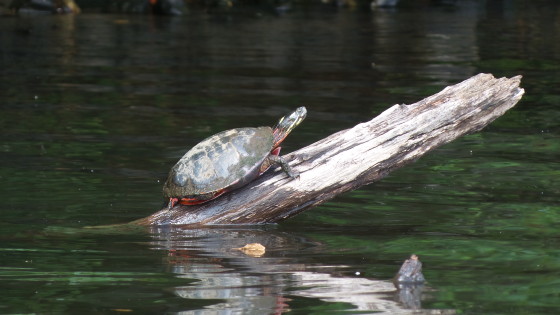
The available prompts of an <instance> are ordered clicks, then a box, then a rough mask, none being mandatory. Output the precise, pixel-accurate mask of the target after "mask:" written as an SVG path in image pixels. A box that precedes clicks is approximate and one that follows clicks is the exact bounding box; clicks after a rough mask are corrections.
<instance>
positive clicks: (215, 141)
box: [163, 106, 307, 209]
mask: <svg viewBox="0 0 560 315" xmlns="http://www.w3.org/2000/svg"><path fill="white" fill-rule="evenodd" d="M306 115H307V110H306V109H305V107H303V106H302V107H299V108H297V109H296V110H295V111H294V112H293V113H291V114H289V115H286V116H284V117H282V118H281V119H280V120H279V121H278V123H277V124H276V126H275V127H274V128H271V127H268V126H265V127H256V128H236V129H231V130H226V131H222V132H220V133H217V134H215V135H213V136H210V137H208V138H206V139H204V140H203V141H202V142H200V143H198V144H197V145H195V146H194V147H192V148H191V149H190V150H189V151H188V152H187V153H185V155H183V157H182V158H181V159H180V160H179V161H178V162H177V163H176V164H175V165H174V166H173V167H172V168H171V170H170V171H169V175H168V177H167V180H166V181H165V184H164V185H163V195H164V197H165V199H166V203H167V207H168V208H169V209H171V208H173V207H174V206H175V205H176V204H177V203H180V204H182V205H197V204H201V203H204V202H208V201H210V200H212V199H215V198H217V197H218V196H220V195H222V194H224V193H226V192H228V191H231V190H234V189H236V188H239V187H242V186H244V185H246V184H248V183H249V182H251V181H253V180H254V179H255V178H257V177H258V176H259V175H261V174H262V173H264V172H266V170H268V169H269V168H270V167H271V166H272V165H273V164H277V165H280V166H281V168H282V170H283V171H284V172H285V173H286V174H287V175H288V176H289V177H290V178H297V177H299V173H298V172H296V171H294V170H293V169H292V168H291V167H290V165H289V164H288V163H287V162H286V160H285V159H284V158H282V157H281V156H280V155H279V154H280V144H281V143H282V141H284V139H285V138H286V136H288V134H289V133H290V132H291V131H292V130H293V129H294V128H295V127H296V126H297V125H299V124H300V123H301V122H302V121H303V120H304V119H305V116H306Z"/></svg>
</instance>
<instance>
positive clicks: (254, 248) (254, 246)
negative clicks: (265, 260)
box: [234, 243, 266, 257]
mask: <svg viewBox="0 0 560 315" xmlns="http://www.w3.org/2000/svg"><path fill="white" fill-rule="evenodd" d="M234 249H236V250H240V251H242V252H243V253H244V254H245V255H247V256H251V257H261V256H262V255H264V253H265V252H266V247H264V246H263V245H261V244H259V243H250V244H247V245H245V246H243V247H239V248H234Z"/></svg>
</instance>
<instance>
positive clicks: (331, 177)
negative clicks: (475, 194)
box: [131, 74, 524, 225]
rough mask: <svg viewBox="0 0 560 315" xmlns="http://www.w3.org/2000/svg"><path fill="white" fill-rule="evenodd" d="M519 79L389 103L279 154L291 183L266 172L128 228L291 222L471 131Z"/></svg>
mask: <svg viewBox="0 0 560 315" xmlns="http://www.w3.org/2000/svg"><path fill="white" fill-rule="evenodd" d="M520 81H521V76H516V77H513V78H510V79H508V78H500V79H496V78H494V76H492V75H491V74H479V75H476V76H474V77H472V78H470V79H468V80H465V81H463V82H461V83H458V84H456V85H453V86H448V87H446V88H445V89H443V90H442V91H441V92H439V93H437V94H435V95H432V96H430V97H427V98H425V99H423V100H421V101H419V102H417V103H414V104H411V105H404V104H403V105H394V106H392V107H390V108H389V109H387V110H386V111H384V112H383V113H381V114H380V115H379V116H377V117H375V118H373V119H372V120H370V121H368V122H364V123H361V124H358V125H356V126H355V127H353V128H351V129H347V130H343V131H340V132H337V133H335V134H333V135H331V136H329V137H327V138H324V139H322V140H320V141H317V142H316V143H313V144H311V145H309V146H307V147H305V148H302V149H299V150H297V151H295V152H292V153H291V154H288V155H286V156H284V157H285V158H286V159H287V160H288V161H289V162H290V165H292V167H293V168H294V169H295V170H296V171H299V172H300V174H301V175H300V177H299V179H295V180H292V179H290V178H289V177H287V176H286V175H285V174H284V173H283V172H281V171H279V170H278V169H277V170H275V171H269V172H267V173H265V174H264V175H263V176H261V177H260V178H258V179H257V180H255V181H254V182H252V183H250V184H249V185H247V186H245V187H243V188H241V189H238V190H235V191H232V192H230V193H228V194H225V195H223V196H221V197H219V198H217V199H216V200H213V201H211V202H209V203H206V204H202V205H197V206H183V205H178V206H175V207H174V208H172V209H167V208H164V209H162V210H160V211H158V212H156V213H154V214H152V215H150V216H148V217H146V218H143V219H139V220H136V221H133V222H131V223H132V224H138V225H165V224H177V225H212V224H259V223H272V222H278V221H281V220H283V219H286V218H289V217H292V216H294V215H296V214H298V213H300V212H302V211H304V210H307V209H309V208H311V207H314V206H316V205H319V204H321V203H323V202H325V201H327V200H329V199H331V198H333V197H335V196H336V195H338V194H341V193H343V192H346V191H350V190H353V189H356V188H358V187H360V186H363V185H366V184H369V183H372V182H374V181H377V180H379V179H381V178H383V177H384V176H386V175H387V174H389V173H390V172H391V171H393V170H395V169H398V168H400V167H402V166H403V165H405V164H407V163H410V162H412V161H414V160H416V159H418V158H419V157H421V156H422V155H424V154H425V153H426V152H428V151H430V150H432V149H434V148H437V147H439V146H441V145H443V144H445V143H448V142H450V141H452V140H454V139H456V138H458V137H460V136H462V135H464V134H468V133H473V132H476V131H479V130H480V129H482V128H483V127H485V126H486V125H488V124H489V123H490V122H492V121H493V120H494V119H496V118H497V117H499V116H501V115H502V114H504V113H505V112H506V111H507V110H508V109H510V108H511V107H513V106H514V105H515V104H516V103H517V102H518V101H519V100H520V99H521V97H522V95H523V93H524V90H523V89H522V88H520V87H519V84H520ZM311 114H312V112H311Z"/></svg>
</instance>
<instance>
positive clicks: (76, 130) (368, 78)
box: [0, 0, 560, 314]
mask: <svg viewBox="0 0 560 315" xmlns="http://www.w3.org/2000/svg"><path fill="white" fill-rule="evenodd" d="M248 12H249V11H248ZM250 12H251V13H250V14H244V13H241V14H239V13H231V14H207V13H204V12H198V11H193V12H191V13H190V14H189V15H186V16H182V17H154V16H144V15H109V14H97V13H95V14H94V13H89V14H88V13H86V14H82V15H78V16H50V15H49V16H34V17H4V18H1V19H0V43H1V44H0V66H1V71H0V128H1V131H2V132H1V134H0V194H1V195H0V196H1V198H0V213H1V219H0V240H1V246H0V280H1V283H2V284H1V285H0V287H1V288H2V292H3V294H2V295H1V297H0V313H111V312H117V313H118V312H128V311H133V312H135V313H164V312H183V313H184V314H268V313H282V312H287V311H288V310H290V311H291V313H294V314H325V313H341V312H344V311H356V312H358V311H363V312H365V313H368V312H369V313H371V312H372V311H374V310H377V311H385V312H387V313H399V312H400V313H406V312H407V311H408V310H410V309H414V308H416V309H418V308H419V309H421V310H423V311H424V312H427V313H428V312H432V313H434V312H435V313H464V314H512V313H513V314H546V313H550V314H556V313H557V311H558V308H559V307H560V277H559V275H560V250H559V248H560V232H559V230H558V227H559V226H560V225H559V224H560V206H559V200H560V179H559V178H560V163H559V161H560V142H559V140H560V128H559V124H558V121H560V109H559V104H560V4H559V3H557V2H556V1H521V0H519V1H506V0H504V1H469V0H464V1H459V3H458V5H457V6H454V7H442V6H433V5H428V4H425V5H418V6H413V7H407V8H396V9H385V10H376V11H373V12H370V11H366V10H360V9H356V10H350V9H334V8H332V7H329V6H319V5H317V6H312V7H300V8H295V9H294V10H293V11H291V12H289V13H288V14H286V15H283V16H274V15H270V14H267V13H266V12H264V13H263V14H254V11H250ZM480 72H489V73H493V74H494V75H495V76H497V77H499V76H508V77H511V76H514V75H518V74H522V75H523V76H524V78H523V81H522V87H523V88H525V90H526V94H525V96H524V98H523V100H522V101H521V102H520V103H519V104H518V105H517V106H516V107H515V108H514V109H513V110H511V111H510V112H508V113H506V115H504V116H503V117H501V118H499V119H498V120H497V121H495V122H494V123H493V124H492V125H490V126H489V127H488V128H486V129H485V130H483V131H482V132H479V133H477V134H473V135H469V136H466V137H463V138H461V139H458V140H457V141H455V142H453V143H451V144H448V145H446V146H444V147H442V148H440V149H438V150H436V151H434V152H431V153H429V154H428V155H426V156H425V157H423V158H422V159H420V160H419V161H417V162H416V163H414V164H411V165H408V166H406V167H405V168H403V169H401V170H398V171H396V172H394V173H393V174H391V175H390V176H389V177H387V178H385V179H384V180H382V181H380V182H378V183H375V184H373V185H370V186H367V187H363V188H361V189H359V190H357V191H354V192H351V193H347V194H344V195H341V196H339V197H338V198H336V199H334V200H332V201H331V202H328V203H326V204H324V205H321V206H320V207H318V208H315V209H312V210H310V211H308V212H306V213H304V214H301V215H299V216H296V217H294V218H292V219H290V220H288V221H286V222H283V223H281V224H279V225H272V226H264V227H235V228H233V227H232V228H224V229H217V228H212V229H201V230H181V229H175V228H171V227H166V228H164V227H162V228H153V229H148V230H136V231H122V230H119V229H115V230H114V231H112V232H109V231H108V230H106V229H105V230H83V229H82V227H84V226H91V225H107V224H116V223H123V222H128V221H131V220H134V219H137V218H141V217H144V216H146V215H149V214H151V213H152V212H154V211H156V210H157V209H159V208H160V206H161V204H162V201H163V199H162V196H161V186H162V181H163V180H164V179H165V176H166V173H167V171H168V170H169V168H170V167H171V166H172V165H173V164H174V163H175V161H176V160H177V159H178V158H179V157H180V156H181V155H182V154H183V153H184V152H185V151H186V150H187V149H188V148H189V147H190V146H192V145H194V144H196V143H197V142H198V141H200V140H201V139H203V138H205V137H206V136H208V135H211V134H213V133H216V132H218V131H221V130H225V129H229V128H235V127H242V126H260V125H272V124H273V123H274V122H275V121H276V120H277V119H278V118H279V117H280V116H282V115H283V114H285V113H286V112H288V111H289V110H292V109H294V108H296V107H297V106H301V105H305V106H306V107H307V109H308V111H309V114H308V118H307V119H306V121H304V123H302V124H301V125H300V126H299V127H298V128H297V129H296V130H295V131H294V132H293V134H292V135H291V136H290V137H289V139H288V140H287V141H286V142H285V146H284V150H285V152H289V151H292V150H294V149H296V148H299V147H302V146H305V145H307V144H310V143H312V142H314V141H316V140H319V139H321V138H323V137H325V136H327V135H329V134H331V133H333V132H336V131H338V130H341V129H344V128H348V127H351V126H353V125H355V124H357V123H359V122H362V121H365V120H369V119H370V118H372V117H374V116H375V115H377V114H378V113H380V112H382V111H383V110H385V109H386V108H388V107H389V106H391V105H393V104H396V103H414V102H416V101H418V100H420V99H422V98H423V97H425V96H428V95H431V94H433V93H435V92H437V91H439V90H441V89H442V88H444V87H445V86H447V85H450V84H454V83H457V82H460V81H462V80H464V79H467V78H469V77H470V76H472V75H475V74H477V73H480ZM252 242H260V243H262V244H263V245H265V246H266V247H267V252H266V254H265V255H264V256H263V257H260V258H257V257H251V256H247V255H244V254H243V253H241V252H240V251H238V250H233V248H237V247H241V246H243V245H245V244H246V243H252ZM412 252H415V253H417V254H418V255H420V258H421V259H422V261H423V262H424V270H425V272H424V273H425V275H426V277H427V279H428V281H429V283H428V284H427V286H426V287H425V288H424V290H423V292H422V294H421V295H417V296H413V298H412V299H410V298H407V297H406V296H403V292H402V291H401V292H395V290H394V288H393V286H392V284H391V283H390V282H389V279H390V278H391V277H392V276H393V275H394V273H395V272H396V271H397V269H398V267H399V265H400V263H401V262H402V261H403V260H404V259H405V258H406V257H407V256H408V255H409V254H410V253H412ZM357 273H358V274H357Z"/></svg>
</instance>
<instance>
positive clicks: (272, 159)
mask: <svg viewBox="0 0 560 315" xmlns="http://www.w3.org/2000/svg"><path fill="white" fill-rule="evenodd" d="M268 163H269V164H278V165H280V167H281V168H282V170H283V171H284V172H285V173H286V174H288V176H290V177H291V178H299V173H298V172H296V171H294V170H293V169H292V167H291V166H290V165H289V164H288V161H286V159H284V158H283V157H281V156H279V155H274V154H271V155H269V156H268Z"/></svg>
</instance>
